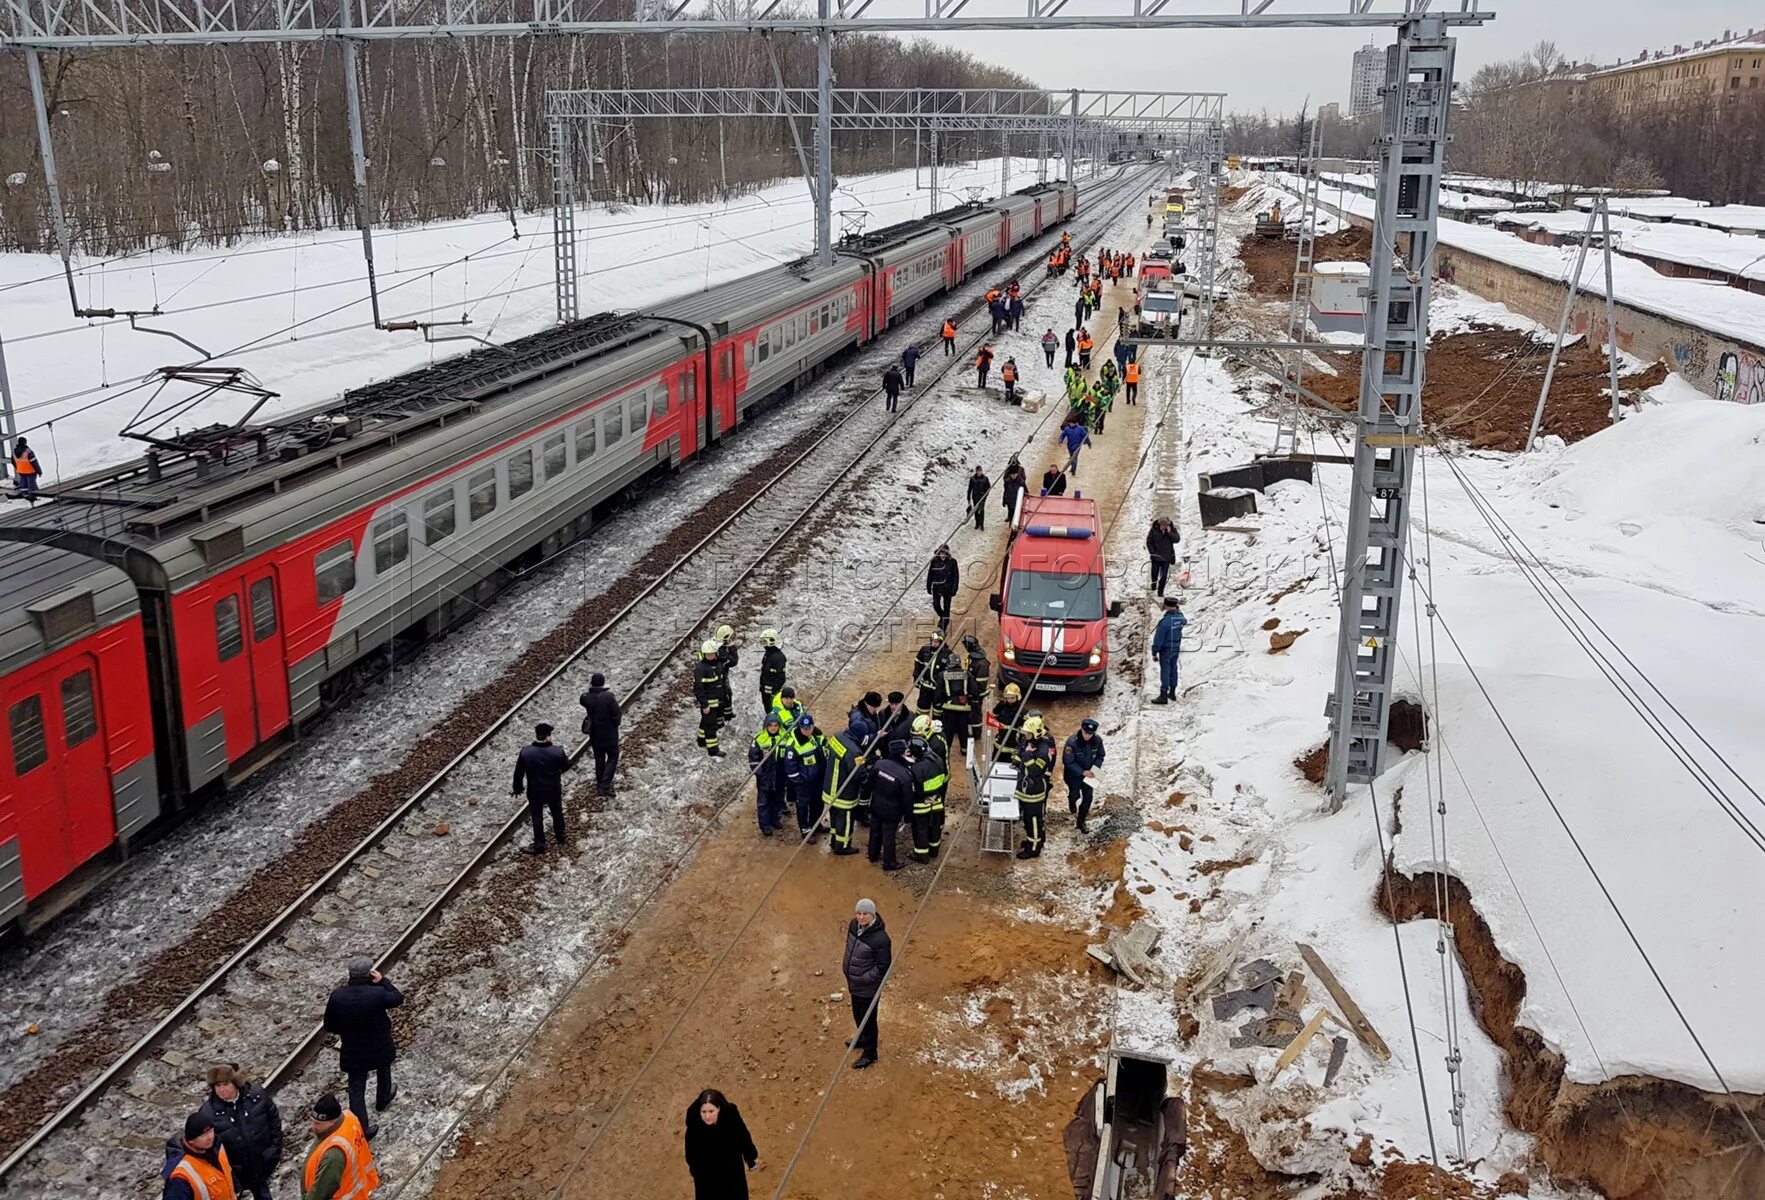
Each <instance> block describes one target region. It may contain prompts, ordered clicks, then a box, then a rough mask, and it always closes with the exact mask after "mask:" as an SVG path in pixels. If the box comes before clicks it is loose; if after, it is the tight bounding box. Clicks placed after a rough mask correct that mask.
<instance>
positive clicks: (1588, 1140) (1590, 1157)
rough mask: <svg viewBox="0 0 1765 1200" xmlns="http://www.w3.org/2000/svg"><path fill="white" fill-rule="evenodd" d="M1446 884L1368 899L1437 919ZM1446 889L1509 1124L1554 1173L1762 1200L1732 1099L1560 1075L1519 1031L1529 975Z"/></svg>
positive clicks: (1751, 1107) (1676, 1197)
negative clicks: (1495, 1055) (1530, 1139)
mask: <svg viewBox="0 0 1765 1200" xmlns="http://www.w3.org/2000/svg"><path fill="white" fill-rule="evenodd" d="M1439 883H1440V880H1439V879H1438V878H1437V877H1436V876H1434V875H1432V874H1424V875H1420V876H1417V877H1416V878H1414V879H1411V878H1409V877H1408V876H1405V875H1402V874H1400V873H1398V872H1396V871H1391V870H1388V871H1387V872H1386V878H1385V879H1384V880H1381V883H1380V886H1379V887H1378V888H1376V889H1375V894H1374V900H1373V902H1374V903H1375V904H1376V905H1377V906H1378V907H1379V909H1380V911H1381V912H1384V913H1385V914H1386V916H1388V917H1392V918H1393V919H1396V920H1400V921H1411V920H1415V919H1417V918H1430V919H1431V918H1434V917H1436V916H1437V914H1438V909H1437V907H1436V902H1435V888H1436V887H1437V886H1438V885H1439ZM1387 885H1388V886H1387ZM1445 886H1446V890H1447V895H1448V899H1449V901H1450V903H1451V906H1452V926H1453V933H1454V935H1455V938H1456V941H1457V944H1458V948H1459V956H1460V958H1461V959H1462V961H1463V962H1464V965H1465V974H1466V976H1467V980H1468V985H1469V995H1470V1007H1471V1014H1472V1015H1473V1016H1474V1017H1476V1018H1477V1023H1478V1025H1480V1026H1481V1027H1482V1028H1483V1031H1484V1032H1485V1033H1486V1034H1488V1035H1489V1038H1490V1040H1491V1041H1493V1042H1494V1043H1495V1044H1496V1045H1497V1046H1499V1047H1500V1048H1501V1049H1502V1051H1503V1059H1504V1065H1505V1067H1506V1070H1507V1084H1508V1098H1507V1103H1506V1106H1505V1107H1506V1111H1507V1116H1508V1120H1509V1121H1511V1122H1513V1124H1514V1125H1515V1126H1516V1127H1518V1128H1519V1129H1522V1130H1524V1131H1526V1132H1527V1133H1531V1134H1534V1135H1536V1137H1537V1138H1538V1152H1539V1155H1540V1157H1542V1158H1543V1159H1544V1162H1545V1165H1546V1166H1548V1167H1549V1168H1550V1170H1551V1173H1552V1174H1553V1175H1555V1176H1556V1177H1558V1178H1559V1179H1565V1180H1570V1181H1574V1182H1578V1183H1585V1184H1589V1185H1591V1186H1592V1187H1594V1188H1597V1189H1598V1190H1599V1192H1600V1193H1601V1194H1602V1195H1604V1196H1607V1197H1610V1200H1682V1198H1684V1200H1690V1198H1693V1197H1697V1198H1705V1197H1719V1196H1723V1195H1734V1196H1759V1195H1765V1154H1762V1153H1761V1152H1760V1151H1759V1150H1758V1148H1757V1147H1756V1146H1754V1145H1753V1143H1752V1139H1751V1136H1750V1135H1749V1134H1748V1132H1747V1130H1746V1127H1745V1125H1744V1123H1743V1122H1742V1121H1741V1120H1740V1119H1739V1117H1738V1116H1737V1115H1736V1113H1735V1111H1734V1109H1733V1102H1731V1101H1730V1100H1728V1098H1727V1097H1725V1096H1712V1095H1710V1094H1709V1093H1707V1092H1700V1091H1698V1090H1697V1089H1696V1088H1692V1087H1689V1086H1687V1085H1685V1084H1682V1083H1674V1082H1672V1081H1670V1080H1664V1079H1655V1078H1652V1077H1648V1076H1635V1075H1630V1076H1620V1077H1618V1078H1616V1079H1611V1080H1607V1081H1606V1082H1605V1083H1602V1084H1599V1085H1597V1086H1593V1087H1589V1086H1586V1085H1583V1084H1577V1083H1572V1082H1569V1081H1567V1080H1566V1079H1564V1077H1563V1059H1562V1057H1561V1056H1560V1055H1558V1054H1556V1053H1555V1052H1554V1051H1552V1050H1550V1049H1548V1048H1547V1047H1546V1046H1545V1045H1544V1042H1543V1039H1541V1038H1540V1037H1539V1036H1538V1035H1537V1034H1536V1033H1534V1032H1533V1031H1532V1030H1530V1029H1523V1028H1520V1027H1519V1026H1517V1025H1516V1024H1515V1021H1516V1020H1517V1019H1518V1017H1519V1013H1520V1006H1521V1004H1522V1003H1523V1002H1524V1001H1525V999H1526V977H1525V975H1524V974H1523V973H1522V972H1521V970H1520V968H1519V967H1517V966H1515V965H1514V964H1513V963H1511V962H1509V961H1508V960H1507V959H1505V958H1503V957H1502V955H1501V952H1500V951H1499V950H1498V949H1496V945H1495V938H1494V937H1493V936H1492V935H1491V934H1490V931H1489V926H1488V925H1487V924H1486V923H1485V922H1484V920H1483V918H1482V917H1481V916H1479V915H1478V913H1477V911H1476V910H1475V909H1474V908H1473V907H1472V905H1471V894H1470V892H1469V891H1468V890H1467V889H1466V888H1465V886H1464V884H1463V883H1462V882H1460V881H1459V880H1457V879H1451V878H1449V879H1446V880H1445ZM1388 896H1389V897H1390V903H1389V904H1388V903H1387V897H1388ZM1393 909H1395V911H1393ZM1739 1100H1740V1102H1741V1103H1742V1104H1743V1105H1744V1106H1745V1107H1746V1110H1747V1112H1748V1114H1749V1115H1750V1116H1751V1118H1752V1120H1753V1122H1754V1123H1755V1124H1758V1123H1759V1122H1760V1121H1761V1120H1765V1097H1760V1096H1748V1095H1742V1096H1740V1097H1739Z"/></svg>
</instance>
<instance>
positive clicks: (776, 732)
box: [748, 713, 789, 837]
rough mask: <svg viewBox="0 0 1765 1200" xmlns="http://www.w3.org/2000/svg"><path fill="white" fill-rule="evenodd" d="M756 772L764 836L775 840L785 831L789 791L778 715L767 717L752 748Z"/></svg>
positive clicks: (750, 756) (751, 760) (756, 796)
mask: <svg viewBox="0 0 1765 1200" xmlns="http://www.w3.org/2000/svg"><path fill="white" fill-rule="evenodd" d="M748 762H749V763H750V764H752V766H753V768H754V803H755V807H756V809H757V810H758V813H759V816H760V833H761V834H762V835H763V836H765V837H771V836H772V835H773V834H775V833H777V832H778V831H779V830H780V829H782V828H784V797H785V791H786V789H787V788H788V787H789V781H788V779H787V778H786V776H785V736H784V726H783V725H782V724H781V723H780V722H779V719H778V714H777V713H767V714H766V723H765V724H764V725H763V726H761V728H760V732H759V733H756V734H755V735H754V741H753V744H752V745H750V746H749V747H748Z"/></svg>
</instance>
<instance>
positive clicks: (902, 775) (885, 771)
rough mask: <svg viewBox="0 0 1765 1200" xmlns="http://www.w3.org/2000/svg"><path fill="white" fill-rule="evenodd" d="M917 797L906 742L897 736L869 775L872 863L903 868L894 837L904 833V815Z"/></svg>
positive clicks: (883, 866) (895, 869)
mask: <svg viewBox="0 0 1765 1200" xmlns="http://www.w3.org/2000/svg"><path fill="white" fill-rule="evenodd" d="M914 796H915V787H914V780H913V769H912V767H911V765H910V764H909V763H908V761H907V742H906V741H905V740H904V739H902V738H895V739H894V740H893V741H891V742H889V745H888V753H887V756H886V757H884V758H883V759H882V760H881V761H880V762H878V763H877V764H876V769H875V770H874V771H873V772H872V774H871V778H870V849H869V857H870V861H871V862H878V861H880V862H881V863H882V869H883V870H885V871H898V870H900V869H901V862H900V859H899V858H898V857H897V854H898V853H899V852H898V851H897V849H896V847H895V840H896V837H897V836H898V835H899V834H900V832H901V818H902V817H903V816H904V815H906V813H907V812H908V811H909V809H911V807H912V805H913V800H914Z"/></svg>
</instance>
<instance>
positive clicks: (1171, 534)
mask: <svg viewBox="0 0 1765 1200" xmlns="http://www.w3.org/2000/svg"><path fill="white" fill-rule="evenodd" d="M1182 540H1183V537H1182V535H1181V534H1179V533H1178V532H1177V527H1176V525H1175V524H1174V523H1173V522H1172V521H1171V519H1170V518H1169V517H1160V518H1158V520H1156V521H1154V522H1153V523H1152V528H1151V529H1149V530H1147V531H1146V554H1147V557H1149V558H1150V559H1151V560H1152V590H1153V591H1155V592H1157V593H1158V594H1159V595H1160V596H1162V595H1164V589H1165V585H1166V584H1167V583H1168V582H1169V581H1170V577H1171V564H1172V563H1174V562H1176V561H1177V543H1178V542H1180V541H1182Z"/></svg>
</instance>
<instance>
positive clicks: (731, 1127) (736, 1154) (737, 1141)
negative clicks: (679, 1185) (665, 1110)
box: [686, 1088, 760, 1200]
mask: <svg viewBox="0 0 1765 1200" xmlns="http://www.w3.org/2000/svg"><path fill="white" fill-rule="evenodd" d="M686 1169H687V1170H688V1171H691V1172H692V1177H693V1200H748V1176H747V1172H749V1171H758V1170H759V1169H760V1152H759V1151H758V1150H756V1149H754V1138H753V1135H752V1134H750V1133H749V1132H748V1126H747V1122H745V1121H743V1120H742V1114H741V1110H740V1109H738V1108H736V1106H735V1105H733V1104H731V1103H730V1102H729V1101H728V1100H727V1099H726V1098H725V1097H724V1095H723V1093H722V1092H720V1091H718V1090H717V1089H715V1088H706V1089H705V1090H704V1091H702V1092H700V1093H699V1095H698V1098H697V1099H696V1100H694V1101H693V1102H692V1104H690V1105H689V1106H688V1107H687V1110H686Z"/></svg>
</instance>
